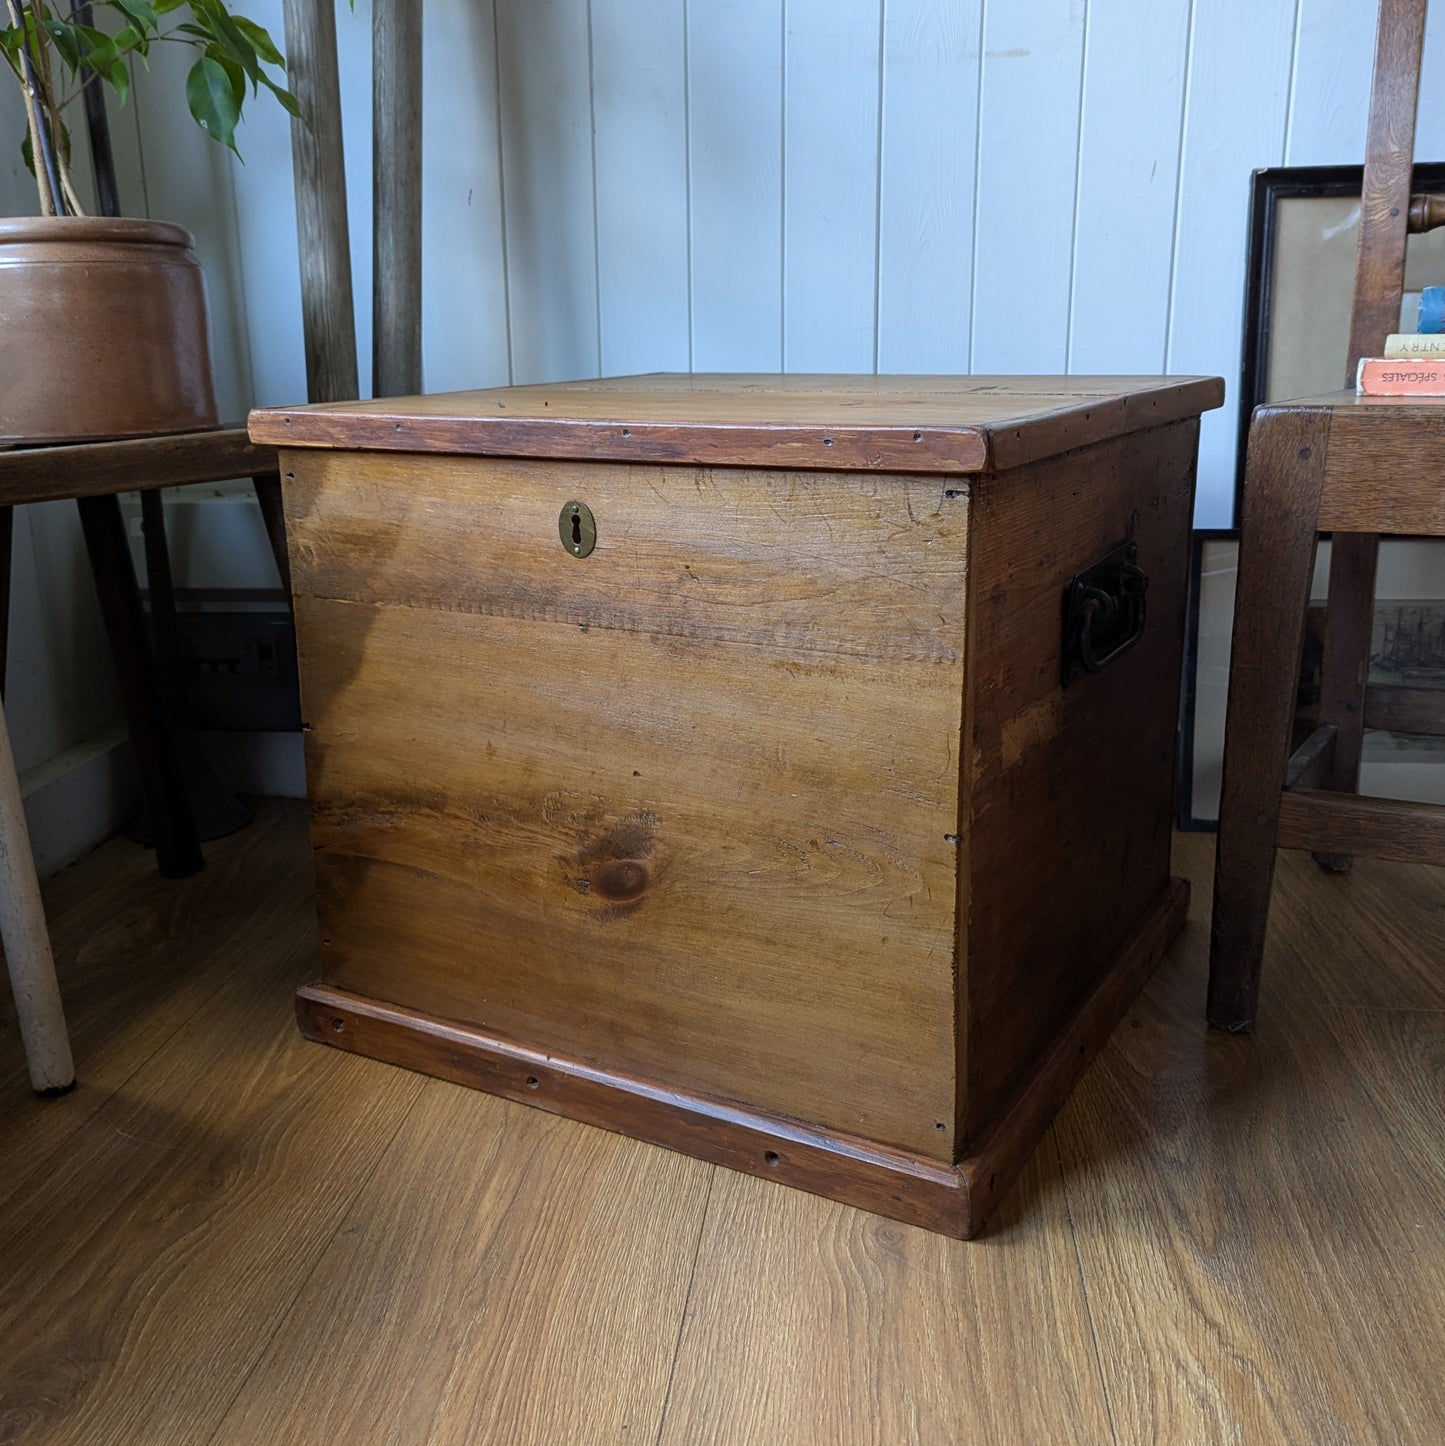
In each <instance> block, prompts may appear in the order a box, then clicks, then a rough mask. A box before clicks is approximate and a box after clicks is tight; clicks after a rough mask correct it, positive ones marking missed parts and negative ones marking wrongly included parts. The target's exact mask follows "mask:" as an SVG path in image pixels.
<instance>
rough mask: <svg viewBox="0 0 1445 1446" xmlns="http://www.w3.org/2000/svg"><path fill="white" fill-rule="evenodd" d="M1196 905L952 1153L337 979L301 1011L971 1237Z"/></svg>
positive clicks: (692, 1147) (434, 1063)
mask: <svg viewBox="0 0 1445 1446" xmlns="http://www.w3.org/2000/svg"><path fill="white" fill-rule="evenodd" d="M1188 906H1189V886H1188V884H1186V883H1185V882H1184V881H1183V880H1182V879H1171V880H1170V882H1169V885H1168V887H1167V888H1166V889H1165V891H1164V892H1163V893H1162V894H1161V895H1160V897H1159V899H1158V900H1157V901H1156V903H1155V904H1154V906H1153V908H1152V909H1151V910H1150V911H1149V912H1148V913H1147V914H1146V915H1145V916H1144V917H1143V919H1141V921H1140V922H1139V925H1138V926H1137V927H1136V929H1135V930H1134V932H1133V934H1132V935H1131V936H1130V937H1129V939H1128V940H1127V941H1126V942H1125V944H1124V946H1123V947H1122V948H1121V949H1120V950H1119V952H1118V953H1117V954H1116V955H1115V957H1114V960H1113V963H1112V964H1111V966H1110V968H1109V969H1108V971H1107V972H1106V973H1105V974H1104V976H1103V977H1102V979H1101V981H1100V982H1099V984H1098V985H1097V986H1096V987H1095V989H1094V990H1093V992H1092V993H1091V994H1089V996H1088V997H1087V998H1086V999H1085V1001H1084V1003H1083V1004H1082V1006H1081V1007H1080V1008H1079V1010H1078V1012H1077V1013H1076V1014H1075V1016H1074V1018H1073V1020H1072V1021H1071V1022H1070V1023H1069V1025H1068V1026H1067V1027H1066V1028H1065V1029H1064V1030H1063V1031H1062V1032H1061V1033H1060V1034H1059V1035H1058V1036H1057V1037H1056V1038H1055V1040H1054V1042H1053V1044H1052V1045H1051V1046H1050V1048H1049V1049H1048V1051H1047V1052H1046V1053H1045V1054H1044V1055H1043V1056H1042V1058H1041V1059H1040V1061H1039V1065H1038V1068H1037V1069H1036V1070H1035V1071H1034V1073H1033V1074H1032V1075H1031V1076H1030V1078H1029V1079H1028V1080H1027V1081H1026V1083H1025V1084H1024V1086H1023V1087H1022V1089H1021V1090H1020V1091H1019V1093H1018V1094H1017V1095H1016V1096H1015V1097H1014V1099H1013V1101H1012V1103H1011V1104H1010V1105H1009V1106H1008V1107H1007V1108H1006V1109H1005V1110H1004V1111H1003V1112H1002V1114H1001V1115H1000V1116H999V1117H998V1118H997V1120H996V1121H995V1122H994V1124H993V1125H992V1127H991V1128H990V1129H988V1130H987V1131H986V1132H985V1133H984V1135H983V1136H982V1138H981V1139H980V1140H979V1141H978V1142H977V1144H976V1145H975V1146H974V1147H973V1149H972V1151H971V1153H970V1154H969V1155H968V1156H967V1157H966V1158H964V1159H962V1160H960V1161H959V1162H958V1163H957V1164H956V1165H953V1166H951V1167H950V1166H947V1165H940V1164H938V1163H937V1162H935V1161H931V1160H923V1159H919V1158H917V1157H915V1156H911V1155H908V1154H906V1153H904V1152H902V1151H898V1150H892V1149H888V1148H886V1147H884V1146H880V1145H877V1144H874V1143H872V1142H870V1141H866V1140H861V1139H857V1138H855V1137H850V1136H847V1135H842V1134H838V1133H835V1132H832V1131H824V1130H818V1129H814V1128H811V1127H809V1126H808V1125H806V1124H802V1123H800V1122H798V1121H794V1120H786V1119H782V1118H779V1117H777V1116H773V1115H767V1114H764V1113H761V1112H759V1111H755V1110H750V1109H748V1108H746V1107H744V1106H739V1105H734V1104H729V1103H726V1102H724V1101H720V1100H714V1099H708V1098H705V1097H703V1096H700V1095H695V1094H689V1093H687V1092H685V1091H682V1090H677V1089H670V1088H668V1087H666V1086H664V1085H659V1084H657V1083H654V1082H652V1081H650V1080H645V1079H639V1078H637V1077H635V1076H630V1075H625V1074H621V1073H618V1072H616V1071H611V1070H607V1069H602V1068H599V1067H597V1066H595V1065H591V1064H587V1063H585V1062H583V1061H581V1060H576V1059H568V1058H564V1057H561V1056H558V1055H552V1054H547V1053H545V1052H544V1051H542V1050H538V1049H533V1048H529V1047H527V1046H525V1045H521V1044H517V1043H514V1042H512V1041H510V1040H505V1039H499V1038H497V1037H495V1036H492V1035H489V1034H487V1033H485V1032H484V1031H482V1030H480V1029H476V1028H473V1027H471V1026H468V1025H462V1024H455V1023H450V1022H447V1021H444V1020H437V1019H433V1018H430V1017H429V1016H426V1015H422V1014H418V1013H416V1012H415V1011H413V1010H409V1009H405V1008H402V1007H401V1006H399V1005H394V1004H387V1003H383V1002H381V1001H379V1000H374V999H367V998H365V997H364V996H362V995H358V994H351V993H348V992H347V991H345V990H341V989H335V988H333V987H331V986H329V985H326V984H312V985H305V986H303V987H302V988H301V989H300V990H299V991H298V993H297V996H296V1014H297V1020H298V1022H299V1024H300V1026H301V1032H302V1033H303V1034H304V1035H306V1036H307V1038H309V1039H314V1040H317V1041H319V1042H321V1043H325V1044H330V1045H333V1046H335V1047H337V1048H339V1049H345V1050H349V1051H352V1052H353V1053H356V1054H362V1055H367V1056H369V1057H370V1058H373V1059H378V1060H383V1061H385V1062H386V1063H388V1064H395V1065H401V1066H403V1067H404V1068H407V1069H415V1070H419V1071H421V1072H422V1073H424V1074H429V1075H434V1076H436V1077H437V1078H439V1079H445V1080H450V1081H452V1082H453V1083H455V1084H462V1085H470V1086H472V1087H474V1088H476V1089H481V1090H485V1091H487V1092H488V1093H489V1094H494V1095H501V1096H503V1097H504V1098H506V1099H510V1100H515V1101H517V1102H519V1103H522V1104H529V1105H536V1106H538V1107H539V1108H541V1109H545V1110H550V1111H551V1112H553V1113H554V1114H560V1115H566V1116H568V1117H570V1118H572V1119H576V1120H581V1121H584V1122H585V1123H587V1124H592V1125H600V1126H601V1127H603V1128H604V1129H609V1130H615V1131H617V1132H618V1133H619V1134H624V1135H630V1136H632V1137H633V1138H635V1139H640V1140H648V1141H650V1142H652V1143H653V1144H657V1145H663V1146H666V1147H668V1148H670V1149H675V1150H680V1151H682V1152H683V1153H685V1154H689V1155H694V1156H697V1157H698V1158H700V1159H704V1160H710V1161H712V1162H713V1163H715V1164H719V1165H726V1166H728V1167H729V1168H731V1169H734V1170H740V1171H743V1172H744V1173H746V1174H749V1175H755V1176H758V1177H759V1178H761V1179H767V1180H775V1181H778V1182H780V1183H782V1184H785V1185H791V1186H794V1187H795V1188H797V1189H801V1190H808V1191H811V1192H812V1193H814V1194H817V1195H825V1196H828V1197H829V1198H831V1199H834V1200H841V1201H843V1202H844V1203H846V1204H849V1205H855V1206H858V1207H860V1208H862V1209H864V1210H871V1211H874V1212H876V1213H877V1214H879V1215H887V1216H890V1217H892V1218H894V1219H897V1220H903V1221H906V1222H907V1223H909V1224H912V1225H921V1226H923V1227H924V1228H925V1229H929V1230H935V1231H938V1232H940V1233H941V1234H944V1235H951V1236H954V1237H957V1238H959V1239H969V1238H971V1237H972V1236H974V1235H976V1234H977V1233H978V1232H979V1230H981V1229H982V1227H983V1224H984V1221H985V1220H986V1219H987V1217H988V1215H989V1212H990V1211H991V1210H992V1209H993V1207H994V1205H995V1204H996V1203H997V1202H998V1200H999V1199H1000V1198H1002V1196H1003V1194H1004V1192H1005V1191H1006V1190H1007V1188H1008V1186H1009V1184H1010V1183H1011V1182H1012V1180H1013V1178H1014V1176H1015V1175H1017V1174H1018V1171H1019V1170H1020V1168H1021V1167H1022V1166H1023V1164H1024V1162H1025V1161H1026V1160H1027V1159H1028V1157H1029V1155H1030V1154H1031V1153H1032V1151H1033V1149H1034V1146H1035V1145H1036V1144H1037V1143H1038V1140H1039V1137H1040V1136H1041V1135H1042V1134H1043V1133H1044V1131H1045V1130H1046V1129H1047V1128H1048V1125H1049V1123H1050V1121H1051V1120H1052V1119H1053V1117H1054V1116H1055V1115H1056V1114H1057V1113H1058V1111H1059V1109H1060V1108H1061V1107H1062V1105H1063V1103H1064V1101H1065V1100H1066V1099H1067V1098H1068V1096H1069V1092H1070V1091H1071V1090H1072V1089H1073V1087H1074V1085H1075V1084H1076V1083H1077V1082H1078V1080H1079V1077H1080V1076H1081V1075H1082V1074H1083V1073H1084V1071H1085V1070H1086V1069H1087V1068H1088V1066H1089V1064H1090V1062H1091V1061H1092V1060H1093V1058H1094V1056H1095V1055H1096V1054H1097V1053H1098V1051H1099V1050H1100V1049H1101V1048H1102V1047H1103V1044H1104V1042H1105V1041H1106V1040H1107V1039H1108V1037H1109V1035H1110V1033H1111V1032H1112V1030H1113V1029H1114V1026H1115V1025H1116V1024H1117V1023H1118V1022H1119V1020H1120V1019H1121V1018H1122V1017H1123V1015H1124V1014H1125V1012H1126V1011H1127V1010H1128V1008H1129V1005H1130V1004H1131V1003H1132V1002H1133V999H1134V997H1135V995H1136V994H1137V993H1138V991H1139V989H1140V988H1141V987H1142V985H1143V983H1144V981H1145V980H1146V979H1147V978H1148V976H1149V975H1150V973H1152V972H1153V969H1154V966H1155V965H1156V964H1157V963H1158V962H1159V960H1160V959H1161V958H1162V957H1163V955H1164V953H1165V951H1166V950H1167V949H1168V947H1169V945H1170V943H1171V942H1172V940H1173V939H1174V937H1175V935H1176V934H1177V933H1178V932H1179V930H1180V928H1181V927H1182V926H1183V923H1184V916H1185V914H1186V912H1187V910H1188Z"/></svg>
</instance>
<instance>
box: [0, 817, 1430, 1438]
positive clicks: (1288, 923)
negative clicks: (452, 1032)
mask: <svg viewBox="0 0 1445 1446" xmlns="http://www.w3.org/2000/svg"><path fill="white" fill-rule="evenodd" d="M1211 855H1212V840H1210V839H1208V838H1205V837H1201V836H1191V837H1185V838H1181V839H1180V840H1179V841H1178V846H1177V849H1176V864H1177V867H1178V869H1179V870H1180V871H1181V872H1184V873H1186V874H1188V875H1189V876H1190V877H1191V878H1192V880H1193V882H1194V886H1195V900H1196V903H1195V909H1194V912H1193V914H1192V916H1191V919H1190V923H1189V926H1188V928H1187V930H1186V933H1185V936H1184V938H1183V939H1182V940H1181V942H1180V944H1179V945H1178V946H1176V948H1175V950H1174V952H1173V954H1172V956H1171V957H1170V958H1169V959H1168V960H1167V961H1166V962H1165V963H1164V964H1163V966H1162V967H1161V968H1160V970H1159V972H1158V974H1157V975H1156V977H1155V979H1154V980H1153V982H1152V983H1151V984H1150V986H1149V987H1148V989H1147V991H1146V993H1145V995H1144V996H1143V998H1142V999H1141V1000H1140V1002H1139V1003H1138V1005H1137V1006H1136V1007H1135V1008H1134V1010H1133V1011H1132V1013H1131V1014H1130V1015H1129V1017H1128V1019H1127V1020H1126V1021H1125V1023H1124V1025H1123V1026H1122V1027H1121V1028H1120V1030H1119V1031H1118V1033H1117V1034H1116V1036H1115V1039H1114V1040H1113V1041H1112V1043H1111V1044H1110V1045H1109V1047H1108V1048H1107V1049H1106V1051H1105V1052H1104V1054H1103V1055H1102V1056H1101V1058H1100V1060H1099V1061H1098V1063H1096V1064H1095V1066H1094V1067H1093V1069H1092V1070H1091V1071H1090V1072H1089V1074H1088V1075H1087V1077H1086V1078H1085V1080H1084V1081H1083V1083H1082V1084H1081V1086H1080V1087H1079V1089H1078V1090H1077V1091H1076V1093H1075V1095H1074V1097H1073V1099H1072V1100H1071V1101H1070V1103H1069V1105H1068V1106H1067V1107H1066V1109H1065V1110H1064V1112H1063V1114H1062V1115H1061V1116H1060V1118H1059V1120H1058V1123H1057V1124H1056V1125H1055V1127H1054V1128H1053V1129H1052V1130H1051V1132H1050V1133H1049V1135H1048V1136H1047V1137H1046V1138H1045V1140H1044V1142H1043V1144H1042V1146H1041V1147H1040V1149H1039V1150H1038V1152H1037V1153H1036V1155H1035V1156H1034V1159H1033V1161H1032V1162H1031V1164H1030V1165H1029V1167H1028V1168H1027V1170H1026V1171H1025V1172H1024V1174H1023V1176H1022V1177H1021V1178H1020V1180H1019V1182H1018V1184H1017V1185H1016V1186H1015V1188H1014V1190H1013V1192H1012V1194H1011V1196H1010V1198H1009V1199H1008V1201H1007V1202H1006V1204H1005V1205H1004V1207H1003V1208H1002V1210H1001V1211H1000V1213H999V1214H998V1215H996V1216H995V1218H994V1221H993V1222H992V1224H991V1225H990V1227H989V1230H988V1232H987V1233H986V1235H985V1236H984V1237H983V1238H982V1239H981V1240H979V1241H977V1242H974V1243H972V1244H963V1243H960V1242H957V1241H951V1240H945V1239H942V1238H940V1237H937V1236H933V1235H929V1234H927V1233H926V1232H924V1231H921V1230H916V1229H912V1228H909V1227H907V1226H903V1225H899V1224H896V1223H894V1222H892V1221H888V1220H883V1219H880V1218H878V1217H875V1216H871V1215H866V1214H863V1213H861V1212H859V1211H855V1210H851V1209H848V1208H847V1207H845V1206H841V1205H835V1204H832V1203H830V1202H828V1201H824V1200H820V1199H815V1198H813V1197H811V1196H808V1195H803V1194H799V1193H797V1192H794V1191H790V1190H787V1189H785V1188H782V1187H780V1186H777V1185H773V1184H769V1183H766V1182H763V1181H758V1180H754V1179H751V1178H748V1177H744V1176H740V1175H736V1174H732V1173H731V1172H729V1171H727V1170H723V1169H719V1168H715V1167H713V1166H710V1165H705V1164H701V1163H699V1162H697V1161H694V1160H690V1159H687V1158H685V1157H683V1156H680V1155H675V1154H671V1153H669V1152H667V1151H665V1150H661V1149H656V1148H653V1147H651V1146H648V1145H641V1144H637V1143H635V1142H632V1141H628V1140H624V1139H621V1138H619V1137H616V1136H613V1135H608V1134H605V1133H603V1132H601V1131H598V1130H593V1129H589V1128H587V1127H585V1126H581V1125H576V1124H573V1123H571V1122H570V1121H566V1120H560V1119H556V1118H553V1117H551V1116H548V1115H545V1114H542V1113H540V1112H538V1111H535V1110H530V1109H527V1108H525V1107H524V1106H520V1105H513V1104H508V1103H504V1102H501V1101H498V1100H495V1099H492V1098H490V1097H488V1096H486V1095H482V1094H476V1093H472V1092H470V1091H467V1090H463V1089H460V1088H457V1087H455V1086H452V1085H448V1084H443V1083H440V1082H437V1081H432V1080H425V1079H422V1078H420V1077H417V1076H414V1075H409V1074H406V1073H403V1072H401V1071H399V1070H396V1069H393V1068H391V1067H389V1066H386V1065H382V1064H376V1063H374V1062H372V1061H369V1060H363V1059H359V1058H356V1057H353V1056H349V1055H345V1054H342V1053H340V1052H337V1051H333V1050H328V1049H324V1048H322V1047H319V1046H317V1045H312V1044H307V1043H305V1042H303V1041H302V1040H301V1039H300V1037H299V1036H298V1035H297V1033H296V1031H295V1028H294V1025H293V1022H292V1005H291V991H292V988H293V986H294V985H295V984H297V983H299V982H301V981H302V980H304V979H305V978H307V977H308V973H309V969H310V952H311V943H312V930H313V927H314V924H313V919H312V915H311V904H310V865H309V850H308V845H307V840H306V832H305V822H304V816H303V813H302V811H301V809H300V808H299V807H297V806H293V805H284V804H275V803H265V804H263V805H262V806H261V811H260V815H259V819H258V822H257V823H256V824H255V825H254V826H253V827H252V828H250V829H249V830H247V831H246V832H245V833H244V834H242V835H240V836H238V837H236V838H233V839H230V840H225V841H223V842H221V843H218V844H214V845H212V846H210V849H209V857H210V861H211V862H210V866H209V868H208V869H207V871H206V872H205V873H204V874H203V875H202V876H200V877H199V878H197V879H193V880H189V881H182V882H168V881H165V880H161V879H158V878H157V877H155V875H154V873H153V872H152V870H151V867H150V862H149V858H148V856H147V855H146V854H144V853H142V852H141V851H140V850H139V849H137V848H135V847H134V846H133V845H131V844H128V843H126V842H124V841H120V840H117V841H113V842H111V843H109V844H107V845H105V847H103V848H102V849H100V850H99V851H98V852H97V853H96V854H94V855H93V856H92V857H91V858H89V859H87V860H86V861H85V862H83V863H81V864H79V865H77V866H76V867H74V868H72V869H70V870H67V871H66V872H65V873H64V874H62V875H61V876H59V877H58V878H57V879H55V880H54V881H53V883H52V885H51V886H50V888H49V891H48V897H47V906H48V910H49V913H50V918H51V922H52V927H53V931H54V935H55V944H56V950H57V955H58V958H59V963H60V968H61V974H62V986H63V989H64V991H65V996H66V1001H67V1007H68V1010H69V1013H70V1018H71V1024H72V1034H73V1037H74V1043H75V1052H76V1057H77V1060H78V1062H79V1068H80V1073H81V1080H82V1084H81V1087H80V1088H79V1090H77V1091H76V1092H75V1093H74V1094H72V1095H70V1096H68V1097H67V1098H65V1099H63V1100H60V1101H38V1100H35V1099H34V1098H33V1097H32V1096H31V1095H30V1093H29V1090H28V1086H27V1083H26V1078H25V1074H24V1070H23V1066H22V1062H21V1055H20V1042H19V1036H18V1032H17V1030H16V1028H15V1023H14V1018H13V1012H11V1011H10V1009H9V1001H8V998H7V999H6V1001H5V1010H6V1012H5V1014H4V1016H3V1018H0V1441H5V1442H12V1441H23V1442H56V1443H64V1446H71V1443H76V1446H78V1443H92V1442H93V1443H119V1442H134V1443H139V1446H162V1443H172V1442H174V1443H186V1446H193V1443H194V1446H204V1443H208V1442H216V1443H222V1442H226V1443H265V1446H272V1443H288V1442H296V1443H325V1446H331V1443H345V1446H369V1443H373V1442H375V1443H398V1446H413V1443H415V1446H422V1443H430V1442H437V1443H443V1442H444V1443H463V1442H465V1443H474V1442H496V1443H507V1446H514V1443H547V1446H572V1443H579V1446H591V1443H594V1442H598V1443H603V1442H627V1443H653V1442H663V1443H669V1446H695V1443H704V1442H726V1443H762V1446H774V1443H781V1446H791V1443H806V1446H814V1443H819V1446H831V1443H854V1442H877V1443H882V1446H893V1443H904V1442H927V1443H933V1442H939V1443H955V1442H970V1441H979V1442H990V1443H996V1442H1015V1441H1017V1442H1028V1443H1039V1442H1056V1441H1058V1442H1064V1441H1079V1442H1121V1443H1134V1442H1141V1443H1142V1442H1175V1441H1177V1442H1215V1441H1241V1442H1248V1443H1251V1446H1253V1443H1258V1442H1267V1441H1290V1442H1316V1441H1318V1442H1335V1441H1339V1442H1368V1441H1380V1442H1406V1441H1410V1442H1428V1443H1438V1442H1440V1441H1442V1440H1445V1230H1442V1214H1445V1098H1442V1096H1445V1090H1442V1083H1445V957H1442V952H1445V951H1442V949H1441V937H1442V927H1441V926H1442V921H1445V872H1440V873H1437V872H1432V871H1431V870H1428V869H1425V868H1422V867H1413V866H1407V865H1397V864H1384V863H1378V862H1374V861H1370V860H1362V861H1360V862H1359V863H1358V864H1357V866H1356V868H1355V871H1354V873H1353V874H1351V875H1349V876H1346V877H1335V876H1329V875H1325V874H1322V873H1320V872H1318V871H1317V870H1316V869H1315V868H1314V867H1313V865H1312V864H1310V863H1309V861H1308V860H1307V858H1305V857H1304V856H1303V855H1297V854H1285V855H1282V856H1281V869H1280V875H1279V882H1278V885H1277V889H1276V896H1275V899H1276V904H1275V909H1276V912H1275V918H1274V925H1273V929H1272V933H1271V938H1270V950H1269V958H1268V960H1267V977H1266V986H1265V1001H1264V1006H1263V1013H1262V1017H1261V1023H1260V1028H1259V1031H1258V1033H1257V1034H1255V1035H1254V1036H1253V1037H1252V1038H1226V1037H1223V1036H1218V1035H1211V1034H1209V1033H1207V1032H1206V1031H1205V1029H1204V1027H1203V1023H1202V1007H1203V990H1204V968H1205V951H1206V948H1207V940H1208V929H1207V909H1208V897H1209V888H1208V883H1209V880H1208V873H1209V865H1210V859H1211Z"/></svg>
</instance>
